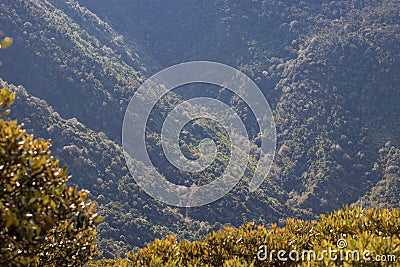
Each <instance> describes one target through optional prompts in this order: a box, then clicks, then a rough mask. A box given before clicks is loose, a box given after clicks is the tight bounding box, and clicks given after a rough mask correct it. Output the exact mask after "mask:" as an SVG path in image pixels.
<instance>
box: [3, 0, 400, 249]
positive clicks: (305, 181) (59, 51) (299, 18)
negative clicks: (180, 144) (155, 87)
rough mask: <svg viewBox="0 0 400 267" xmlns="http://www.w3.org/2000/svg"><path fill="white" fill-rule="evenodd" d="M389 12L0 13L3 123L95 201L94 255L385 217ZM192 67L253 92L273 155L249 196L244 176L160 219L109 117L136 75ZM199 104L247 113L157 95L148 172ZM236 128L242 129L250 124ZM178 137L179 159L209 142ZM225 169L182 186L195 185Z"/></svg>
mask: <svg viewBox="0 0 400 267" xmlns="http://www.w3.org/2000/svg"><path fill="white" fill-rule="evenodd" d="M85 6H87V8H86V7H85ZM399 10H400V6H399V4H398V3H396V2H392V1H350V2H349V1H321V2H320V3H311V2H307V3H306V2H298V1H269V0H265V1H251V2H250V1H249V2H246V1H219V0H216V1H211V2H210V3H209V4H205V3H203V2H201V1H169V2H167V3H165V4H164V1H135V2H129V3H128V2H121V1H86V0H81V1H75V0H73V1H68V2H65V1H61V0H56V1H38V0H34V1H11V0H10V1H8V0H6V1H2V3H0V24H1V25H4V26H1V27H2V30H3V31H4V32H6V33H7V35H9V36H12V37H14V39H15V43H14V45H13V46H12V47H11V48H9V49H8V50H5V51H1V58H0V59H1V61H2V62H3V64H4V66H3V67H2V68H1V69H0V77H1V78H3V79H4V81H2V82H1V84H2V85H3V86H8V87H11V88H12V89H13V90H15V91H17V92H18V98H17V101H16V103H15V105H14V107H13V108H12V114H11V117H12V118H14V117H16V118H18V119H19V121H21V122H24V123H25V127H26V128H27V129H29V130H30V131H31V132H33V133H35V135H36V136H39V137H43V138H51V139H52V140H53V151H54V153H55V155H56V156H57V157H60V158H61V159H62V162H63V163H66V164H68V166H69V169H70V173H71V174H72V175H73V177H74V178H73V179H72V181H71V182H73V183H77V184H78V185H79V186H80V187H83V188H87V189H89V190H90V191H91V197H92V198H93V199H95V200H96V201H97V202H98V203H99V209H100V211H101V213H102V214H103V215H104V216H105V217H106V219H105V222H104V223H102V224H101V225H100V239H99V240H100V246H101V248H102V250H103V251H104V252H105V254H104V256H106V257H110V256H115V255H116V253H118V251H120V252H122V253H123V252H124V251H127V250H129V249H132V248H135V247H141V246H143V245H144V244H145V243H146V242H149V241H150V240H152V239H154V238H155V237H161V236H164V235H165V234H167V233H170V232H174V233H176V234H177V235H178V237H179V238H189V239H192V238H199V237H201V236H203V235H204V234H206V233H207V232H209V231H210V230H211V229H218V228H220V227H221V225H222V224H231V225H234V226H238V225H240V224H243V223H245V222H248V221H255V222H257V223H262V224H267V223H272V222H278V223H279V222H282V223H283V222H284V220H285V219H286V218H287V217H296V218H312V217H314V216H315V215H318V214H320V213H325V212H327V211H331V210H333V209H337V208H340V207H341V206H342V205H344V204H351V203H355V204H357V205H358V204H363V205H367V206H372V207H376V206H379V207H382V206H384V207H398V205H399V204H398V203H400V196H399V193H398V192H400V189H399V181H400V176H399V172H398V170H399V161H398V158H399V154H400V153H399V147H400V146H399V144H400V137H399V130H400V124H399V121H400V120H399V114H400V113H399V112H400V110H399V105H398V102H399V100H400V99H399V98H400V94H399V92H400V91H399V90H398V86H399V80H398V79H399V78H398V73H399V69H400V66H399V57H400V54H399V51H400V49H399V48H400V47H399V46H400V41H399V40H400V27H399V24H400V23H399V19H398V18H399V14H398V13H399ZM197 59H200V60H215V61H219V62H223V63H227V64H230V65H232V66H234V67H237V68H239V69H241V70H242V71H244V72H245V73H246V74H248V75H249V76H250V77H251V78H252V79H253V80H254V81H255V82H256V83H257V84H258V85H259V87H260V88H261V90H262V91H263V93H264V94H265V95H266V97H267V99H268V100H269V101H270V104H271V106H272V109H273V112H274V115H275V119H276V123H277V131H278V132H277V135H278V146H277V155H276V159H275V163H274V166H273V167H272V170H271V173H270V175H269V178H268V179H267V180H266V181H265V182H264V183H263V184H262V186H261V188H260V189H259V190H258V191H256V192H254V193H249V192H248V190H247V183H248V181H249V173H246V177H244V179H243V181H242V182H241V183H239V185H238V186H237V187H236V188H235V189H234V190H233V191H232V192H231V193H229V194H228V195H227V196H225V197H224V198H223V199H221V200H219V201H217V202H214V203H212V204H210V205H207V206H205V207H200V208H193V209H178V208H171V207H168V206H166V205H163V204H161V203H159V202H157V201H155V200H153V199H152V198H150V197H149V196H148V195H147V194H145V193H144V192H143V191H142V190H141V189H139V188H138V186H137V184H136V183H135V181H134V180H133V179H132V177H131V175H130V174H129V173H128V171H127V168H126V166H125V162H124V159H123V158H122V151H121V147H120V138H121V134H120V132H121V126H122V118H123V114H124V111H125V108H126V105H127V103H128V100H129V98H130V97H131V96H132V95H133V93H134V91H135V89H136V88H137V87H138V86H139V85H140V84H141V83H142V82H143V81H144V80H145V78H146V77H149V76H150V75H151V74H153V73H154V72H155V71H156V70H159V69H161V68H163V67H167V66H170V65H172V64H174V63H178V62H184V61H188V60H197ZM5 81H7V82H10V83H14V84H22V85H23V87H24V88H25V89H22V88H19V89H18V88H15V87H14V86H12V85H10V84H8V83H6V82H5ZM203 89H204V91H203ZM203 94H205V95H207V94H208V95H212V96H215V97H219V98H220V99H221V100H223V101H224V102H225V103H228V104H230V105H231V106H234V107H235V108H236V109H237V110H240V111H243V110H245V109H246V105H244V104H243V103H242V102H241V101H240V99H237V98H235V97H234V96H232V95H230V94H224V93H223V90H217V91H212V88H207V87H192V88H189V89H188V90H180V91H179V90H178V92H177V93H176V94H170V95H168V96H167V97H165V98H164V99H163V101H161V103H160V104H159V105H158V106H157V109H158V112H159V113H158V114H156V116H155V118H154V120H152V121H151V122H150V124H149V125H148V126H149V129H148V130H149V141H150V144H151V156H152V157H153V158H154V159H156V160H155V161H156V162H161V163H163V162H164V161H165V157H164V155H163V153H162V148H161V146H160V144H159V128H158V126H157V125H159V122H160V121H162V118H165V116H166V115H167V114H168V111H169V110H171V108H172V107H173V105H176V104H177V103H180V102H181V101H182V99H186V98H191V97H193V96H197V95H203ZM240 116H241V118H242V119H243V121H245V123H246V124H247V125H246V126H247V127H248V128H249V129H250V130H251V131H255V130H256V127H254V119H253V118H252V117H251V116H250V112H247V113H246V112H242V113H240ZM186 130H187V131H188V132H189V133H190V134H189V136H188V137H186V139H185V142H187V145H188V146H189V147H192V146H196V145H198V141H199V140H200V139H202V138H204V136H205V134H209V135H211V136H213V137H219V134H220V133H219V132H218V130H216V129H213V128H212V127H210V125H207V123H202V122H200V123H194V124H192V125H189V126H188V128H187V129H186ZM252 138H253V140H252V143H253V145H254V146H257V144H258V141H257V138H256V136H252ZM222 140H223V139H222ZM222 143H223V145H226V143H224V142H222ZM190 153H194V152H193V151H190V150H189V154H190ZM253 156H254V155H253ZM223 166H224V162H221V163H218V164H216V165H214V166H213V169H210V170H207V171H206V172H203V173H201V174H197V175H194V176H192V177H190V179H194V180H195V179H199V178H202V179H204V181H208V180H210V179H213V177H214V176H215V174H216V173H217V172H218V171H216V170H219V169H220V168H222V167H223ZM166 172H167V173H165V174H167V175H175V176H177V177H180V175H181V173H180V172H177V171H176V170H174V169H167V170H166ZM179 182H181V183H184V181H179Z"/></svg>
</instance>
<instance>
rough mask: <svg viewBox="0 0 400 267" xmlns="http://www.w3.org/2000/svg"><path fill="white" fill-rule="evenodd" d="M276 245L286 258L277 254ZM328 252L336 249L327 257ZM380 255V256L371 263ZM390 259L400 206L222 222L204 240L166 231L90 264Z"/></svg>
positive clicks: (399, 235)
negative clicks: (314, 217)
mask: <svg viewBox="0 0 400 267" xmlns="http://www.w3.org/2000/svg"><path fill="white" fill-rule="evenodd" d="M279 250H282V251H285V252H286V254H284V255H281V258H282V259H284V258H286V261H284V260H282V259H281V260H279V259H278V251H279ZM291 251H293V252H292V254H291V256H292V259H291V258H290V257H289V253H290V252H291ZM311 251H314V252H315V256H314V255H313V254H312V253H311ZM329 251H331V252H334V251H336V252H335V253H332V254H331V255H330V256H329V255H328V254H327V253H328V252H329ZM356 251H358V252H359V254H357V252H356ZM296 252H298V253H299V255H296ZM367 252H368V253H367ZM303 253H304V256H302V254H303ZM364 253H365V255H364ZM257 255H258V256H257ZM335 255H336V259H335ZM381 255H384V256H385V258H382V257H381V258H380V259H381V262H377V261H376V259H377V256H381ZM357 256H358V257H357ZM302 257H303V258H302ZM383 260H384V261H383ZM395 260H397V263H399V262H400V211H399V210H378V209H367V210H366V209H363V208H361V207H355V208H346V209H344V210H338V211H335V212H333V213H331V214H329V215H325V216H321V218H320V220H319V221H318V222H317V221H302V220H293V219H289V220H287V222H286V227H284V228H278V227H276V225H272V226H271V228H270V229H266V228H265V227H263V226H255V225H254V224H253V223H249V224H247V225H244V226H242V227H240V228H239V229H235V228H232V227H226V228H225V229H224V230H222V231H218V232H212V233H211V234H210V235H208V236H207V237H206V238H205V239H204V241H194V242H189V241H181V242H177V240H176V239H175V237H174V236H173V235H170V236H168V237H167V238H166V239H164V240H159V239H156V240H155V241H154V242H152V243H150V244H149V245H148V246H147V247H146V248H143V249H141V250H139V251H138V252H136V253H134V252H130V253H128V255H127V259H126V260H119V261H112V260H107V261H99V262H93V263H92V265H90V266H294V265H301V266H396V263H395Z"/></svg>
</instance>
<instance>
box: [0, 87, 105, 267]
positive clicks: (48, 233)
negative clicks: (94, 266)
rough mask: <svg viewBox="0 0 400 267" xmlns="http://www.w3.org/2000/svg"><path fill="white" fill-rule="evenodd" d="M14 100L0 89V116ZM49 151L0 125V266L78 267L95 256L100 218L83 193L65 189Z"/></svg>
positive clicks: (10, 125) (15, 128) (13, 125)
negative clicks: (96, 226)
mask: <svg viewBox="0 0 400 267" xmlns="http://www.w3.org/2000/svg"><path fill="white" fill-rule="evenodd" d="M14 97H15V95H14V94H12V93H10V92H9V91H8V90H7V89H2V90H1V92H0V111H1V110H3V109H5V108H7V107H8V106H9V105H10V104H11V103H12V102H13V100H14ZM5 114H7V112H3V113H2V115H1V116H4V115H5ZM49 148H50V144H49V142H47V141H45V140H42V139H35V138H34V137H33V136H32V135H28V134H27V133H26V132H25V131H24V130H23V129H22V127H21V125H18V124H17V122H16V121H10V120H3V119H0V266H57V265H59V266H80V265H82V264H84V263H85V262H87V261H88V260H89V259H90V258H91V257H92V256H94V255H95V253H96V245H95V243H94V239H95V237H96V229H95V226H94V224H95V222H97V221H99V219H101V218H100V217H98V215H97V214H96V213H95V206H94V205H93V204H92V203H91V202H90V201H88V200H86V196H87V191H84V190H82V191H79V190H78V189H77V188H76V187H68V186H67V185H66V181H67V180H68V179H69V177H68V175H67V169H66V167H63V168H62V167H59V166H58V165H59V161H58V160H57V159H55V158H54V157H52V156H51V155H50V150H49Z"/></svg>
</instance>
